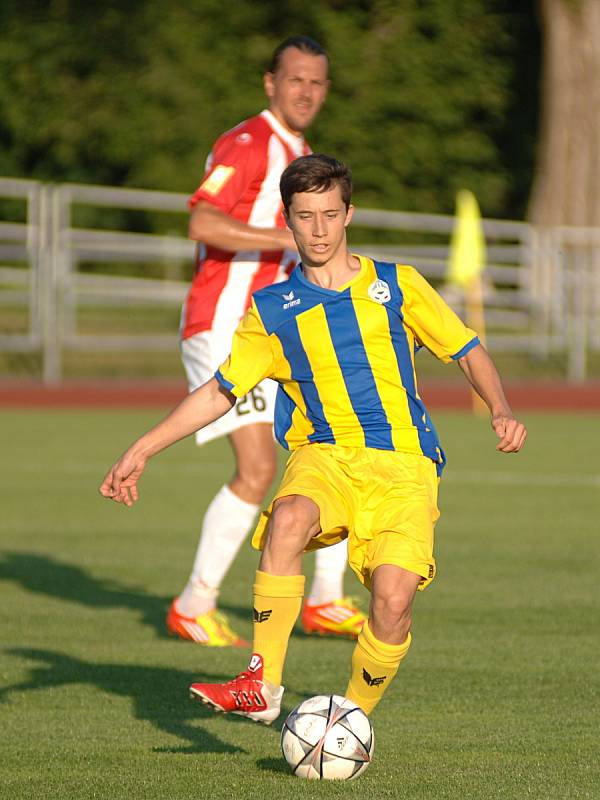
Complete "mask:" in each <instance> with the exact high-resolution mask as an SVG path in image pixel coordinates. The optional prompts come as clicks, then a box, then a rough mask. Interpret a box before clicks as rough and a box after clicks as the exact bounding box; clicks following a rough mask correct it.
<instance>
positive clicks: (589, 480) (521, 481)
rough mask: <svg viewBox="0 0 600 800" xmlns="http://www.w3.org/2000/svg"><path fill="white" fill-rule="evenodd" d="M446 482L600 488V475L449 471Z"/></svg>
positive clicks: (445, 475)
mask: <svg viewBox="0 0 600 800" xmlns="http://www.w3.org/2000/svg"><path fill="white" fill-rule="evenodd" d="M444 481H450V482H451V483H488V484H489V483H497V484H510V485H513V486H581V487H582V488H588V487H590V486H592V487H595V488H600V475H594V474H592V475H585V474H581V473H572V472H528V473H526V474H525V473H523V472H490V471H488V470H482V471H481V472H476V471H468V470H453V469H449V470H447V471H445V472H444Z"/></svg>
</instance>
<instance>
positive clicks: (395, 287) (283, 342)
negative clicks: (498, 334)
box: [215, 256, 479, 468]
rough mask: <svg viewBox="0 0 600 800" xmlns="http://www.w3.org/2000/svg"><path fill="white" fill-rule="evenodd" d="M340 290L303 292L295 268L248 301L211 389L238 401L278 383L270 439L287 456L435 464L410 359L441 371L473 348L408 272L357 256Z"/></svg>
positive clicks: (433, 438)
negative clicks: (355, 450) (428, 359)
mask: <svg viewBox="0 0 600 800" xmlns="http://www.w3.org/2000/svg"><path fill="white" fill-rule="evenodd" d="M358 258H359V259H360V262H361V268H360V270H359V272H358V274H357V275H356V276H355V277H354V278H353V279H352V280H351V281H349V282H348V283H347V284H345V285H344V286H342V287H340V288H339V289H335V290H333V289H326V288H323V287H321V286H317V285H316V284H314V283H311V282H310V281H309V280H307V278H306V277H305V276H304V274H303V272H302V268H301V265H299V266H298V267H296V269H295V270H294V271H293V272H292V274H291V275H290V277H289V279H288V280H287V281H284V282H283V283H277V284H273V285H272V286H268V287H266V288H264V289H261V290H260V291H258V292H256V293H255V294H254V296H253V303H252V306H251V308H250V309H249V310H248V312H247V313H246V316H245V317H244V318H243V319H242V321H241V322H240V324H239V326H238V328H237V330H236V332H235V335H234V338H233V342H232V349H231V354H230V356H229V357H228V358H227V360H226V361H225V362H224V363H223V364H222V365H221V367H220V368H219V370H218V371H217V372H216V374H215V377H216V378H217V380H218V381H219V382H220V383H221V384H222V385H223V386H224V387H225V388H226V389H228V390H229V391H230V392H232V393H233V394H234V395H235V396H236V397H242V396H243V395H245V394H246V393H247V392H248V391H250V389H252V388H253V387H254V386H256V384H257V383H259V382H260V381H261V380H263V379H264V378H272V379H273V380H276V381H277V382H278V383H279V392H278V395H277V404H276V411H275V436H276V438H277V440H278V441H279V442H280V443H281V444H282V445H283V446H284V447H285V448H287V449H291V450H293V449H295V448H297V447H300V446H302V445H305V444H308V443H313V442H324V443H331V444H340V445H348V446H354V447H373V448H377V449H381V450H398V451H403V452H409V453H422V454H423V455H425V456H427V457H429V458H431V459H432V460H433V461H435V462H437V463H438V464H439V465H440V468H441V466H442V465H443V463H444V455H443V452H442V450H441V447H440V444H439V441H438V437H437V434H436V432H435V429H434V427H433V424H432V423H431V420H430V418H429V415H428V413H427V410H426V409H425V406H424V404H423V402H422V400H421V398H420V397H419V393H418V390H417V379H416V373H415V363H414V358H415V352H416V350H417V349H418V348H419V347H420V346H425V347H426V348H428V349H429V350H430V351H431V352H432V353H433V354H434V355H436V356H437V357H438V358H439V359H441V360H442V361H444V362H450V361H452V360H454V359H457V358H460V357H461V356H463V355H465V354H466V353H467V352H468V351H469V350H470V349H471V348H472V347H474V346H475V345H476V344H478V342H479V339H478V338H477V335H476V334H475V332H474V331H472V330H470V329H469V328H467V327H466V326H465V325H464V324H463V323H462V322H461V320H460V319H459V318H458V317H457V315H456V314H455V313H454V312H453V311H452V310H451V309H450V308H449V306H448V305H447V304H446V303H445V302H444V300H443V299H442V298H441V297H440V295H439V294H438V293H437V292H436V291H435V290H434V289H433V288H432V287H431V286H430V285H429V283H427V281H426V280H425V278H423V277H422V276H421V275H420V274H419V273H418V272H417V271H416V270H415V269H414V268H413V267H409V266H404V265H401V264H388V263H383V262H379V261H373V260H371V259H369V258H366V257H365V256H358Z"/></svg>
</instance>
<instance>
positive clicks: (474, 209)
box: [446, 189, 485, 288]
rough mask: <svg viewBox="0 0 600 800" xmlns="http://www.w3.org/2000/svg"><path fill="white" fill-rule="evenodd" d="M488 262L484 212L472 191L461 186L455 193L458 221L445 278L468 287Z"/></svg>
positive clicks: (451, 240) (452, 239)
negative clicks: (483, 219)
mask: <svg viewBox="0 0 600 800" xmlns="http://www.w3.org/2000/svg"><path fill="white" fill-rule="evenodd" d="M484 265H485V240H484V238H483V228H482V227H481V214H480V213H479V206H478V205H477V200H476V199H475V195H474V194H473V192H469V191H468V190H467V189H461V191H460V192H459V193H458V194H457V195H456V222H455V224H454V230H453V231H452V238H451V239H450V258H449V260H448V271H447V273H446V278H447V280H448V282H449V283H453V284H454V285H455V286H462V287H465V288H466V287H467V286H468V285H469V284H470V283H471V282H472V281H473V280H474V279H475V278H478V277H479V276H480V275H481V273H482V271H483V268H484Z"/></svg>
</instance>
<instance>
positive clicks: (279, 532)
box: [269, 495, 318, 550]
mask: <svg viewBox="0 0 600 800" xmlns="http://www.w3.org/2000/svg"><path fill="white" fill-rule="evenodd" d="M309 502H310V501H309ZM309 502H306V498H303V497H298V496H296V495H292V496H290V497H281V498H280V499H279V500H276V501H275V504H274V506H273V512H272V514H271V521H270V524H269V538H270V539H271V542H272V543H273V544H275V543H277V542H282V543H283V542H284V541H285V542H286V543H288V544H291V543H292V542H293V543H295V544H296V545H297V546H298V548H299V549H300V550H302V549H304V546H305V545H306V544H307V542H308V540H309V539H310V538H311V536H312V535H313V533H314V531H313V528H314V527H315V519H314V516H315V514H314V510H313V509H312V508H311V507H310V505H309ZM317 521H318V517H317Z"/></svg>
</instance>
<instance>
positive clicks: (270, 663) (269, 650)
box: [254, 570, 304, 686]
mask: <svg viewBox="0 0 600 800" xmlns="http://www.w3.org/2000/svg"><path fill="white" fill-rule="evenodd" d="M303 596H304V575H269V573H268V572H261V571H260V570H257V572H256V578H255V582H254V652H255V653H260V655H261V656H262V657H263V661H264V663H265V668H264V673H263V676H264V679H265V680H266V681H269V683H273V684H275V686H280V685H281V675H282V672H283V663H284V661H285V654H286V652H287V646H288V641H289V638H290V634H291V632H292V628H293V627H294V623H295V622H296V620H297V618H298V614H299V613H300V608H301V607H302V597H303Z"/></svg>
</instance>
